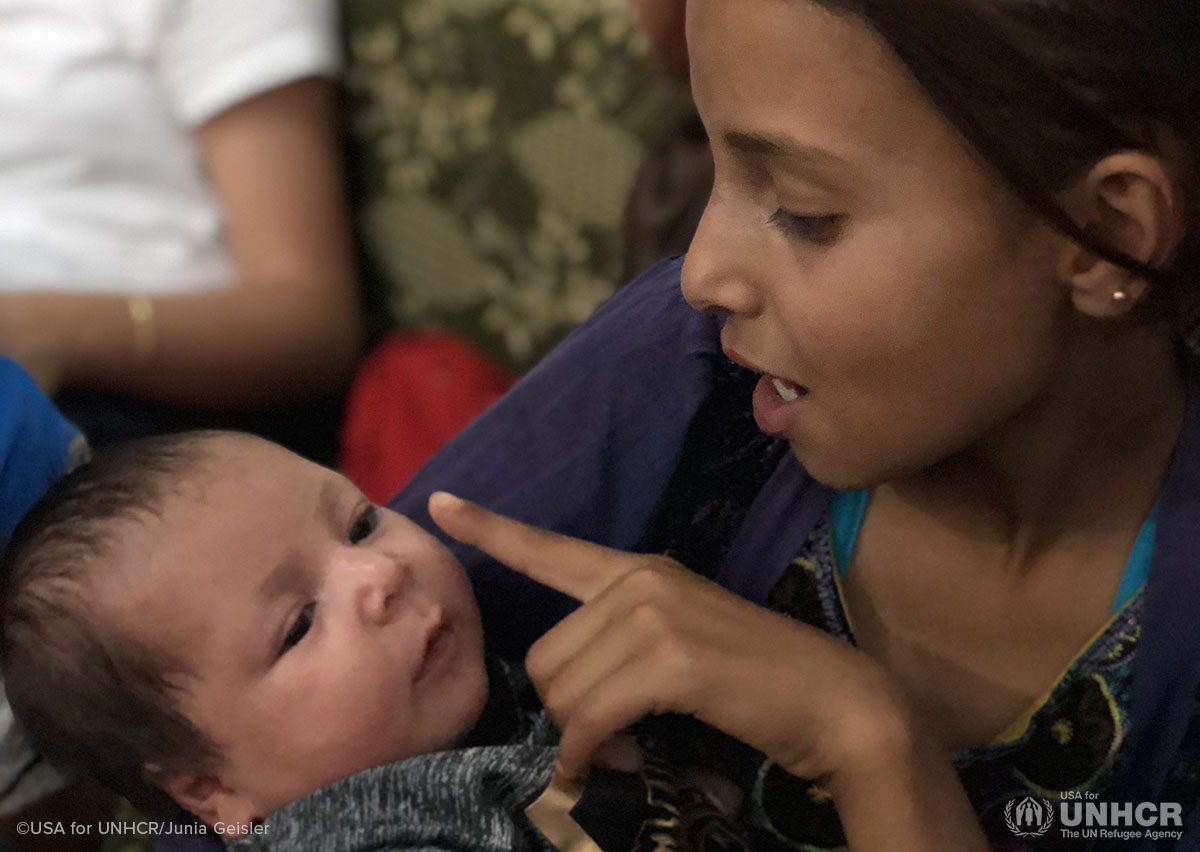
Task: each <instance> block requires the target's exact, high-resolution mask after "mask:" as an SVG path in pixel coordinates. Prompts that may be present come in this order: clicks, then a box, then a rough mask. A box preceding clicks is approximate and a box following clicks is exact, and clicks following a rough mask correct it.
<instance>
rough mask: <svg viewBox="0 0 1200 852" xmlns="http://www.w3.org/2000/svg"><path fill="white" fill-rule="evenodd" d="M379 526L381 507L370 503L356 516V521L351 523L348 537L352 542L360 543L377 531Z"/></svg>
mask: <svg viewBox="0 0 1200 852" xmlns="http://www.w3.org/2000/svg"><path fill="white" fill-rule="evenodd" d="M378 526H379V507H378V506H375V505H369V506H367V507H366V508H365V509H363V510H362V511H361V512H359V513H358V515H356V516H355V518H354V522H353V523H352V524H350V532H349V533H348V534H347V536H346V538H347V539H348V540H349V541H350V543H351V544H358V543H359V542H361V541H363V539H365V538H367V537H368V536H370V535H371V533H373V532H375V528H376V527H378Z"/></svg>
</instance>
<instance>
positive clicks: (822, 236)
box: [767, 208, 842, 245]
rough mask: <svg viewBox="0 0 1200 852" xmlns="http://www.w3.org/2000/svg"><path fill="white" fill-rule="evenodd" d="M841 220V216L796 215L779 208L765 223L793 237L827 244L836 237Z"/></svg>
mask: <svg viewBox="0 0 1200 852" xmlns="http://www.w3.org/2000/svg"><path fill="white" fill-rule="evenodd" d="M841 221H842V217H841V216H797V215H795V214H792V213H788V212H787V211H786V210H784V209H783V208H780V209H779V210H776V211H775V212H774V213H772V214H771V218H770V219H768V220H767V223H768V224H770V225H772V226H774V227H776V228H778V229H779V230H781V231H783V232H784V233H785V234H787V235H788V236H789V237H792V238H794V239H799V240H806V241H808V242H810V243H817V244H818V245H827V244H829V243H831V242H833V240H834V239H835V238H836V237H837V232H838V226H839V225H840V224H841Z"/></svg>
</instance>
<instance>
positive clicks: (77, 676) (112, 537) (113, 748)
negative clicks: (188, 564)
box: [0, 433, 220, 815]
mask: <svg viewBox="0 0 1200 852" xmlns="http://www.w3.org/2000/svg"><path fill="white" fill-rule="evenodd" d="M214 434H217V433H183V434H179V435H168V436H163V437H154V438H145V439H141V440H137V441H131V442H129V443H125V444H120V445H115V446H113V447H110V448H106V449H104V450H100V451H98V452H97V453H96V455H95V457H94V458H93V459H92V460H91V461H89V462H87V463H86V464H84V465H83V466H81V467H79V468H78V469H76V470H75V471H73V472H72V473H70V474H69V475H67V476H66V477H64V478H63V479H61V480H59V481H58V482H57V483H56V484H55V485H53V486H52V487H51V488H50V490H49V491H48V492H47V493H46V495H45V496H44V497H43V498H42V499H41V500H40V501H39V502H38V503H37V504H35V505H34V507H33V509H31V510H30V512H29V514H28V515H27V516H26V517H25V518H24V520H22V521H21V523H20V524H19V525H18V526H17V529H16V532H14V534H13V538H12V541H11V542H10V544H9V547H8V550H7V551H6V553H5V555H4V560H3V571H2V574H0V577H2V578H3V593H2V594H0V616H2V627H3V635H2V642H0V647H2V655H3V664H4V686H5V690H6V692H7V693H8V699H9V702H10V703H11V705H12V708H13V712H14V714H15V715H16V717H17V719H18V720H19V721H20V722H21V724H22V725H23V727H24V729H25V732H26V734H27V735H28V736H29V739H30V742H31V744H32V745H33V746H34V747H35V748H36V749H37V750H38V751H39V752H40V753H41V754H42V755H44V756H45V757H46V758H48V759H49V760H50V761H51V762H52V763H54V764H56V765H58V766H60V767H61V768H63V769H66V770H69V771H79V772H83V773H85V774H87V775H89V776H91V777H93V778H95V779H97V780H98V781H100V782H101V783H102V784H104V785H105V786H107V787H109V788H110V789H112V790H113V791H115V792H117V793H120V794H121V795H123V796H125V797H126V798H128V799H129V800H130V801H132V802H133V803H134V804H135V805H138V806H139V807H141V808H143V809H145V810H147V811H150V812H152V813H155V814H164V815H173V814H177V813H178V808H177V807H176V806H175V805H174V803H173V802H172V801H171V799H170V798H169V797H168V796H167V795H166V794H165V793H164V792H163V791H162V790H160V789H159V788H158V786H157V784H156V783H155V780H154V778H152V777H151V773H148V772H147V770H146V767H147V766H154V765H157V766H159V767H162V769H163V770H167V771H169V770H173V769H177V768H179V769H190V770H193V771H194V770H196V769H199V768H203V767H206V766H211V765H214V764H215V762H216V761H218V760H219V757H220V753H219V750H218V749H217V747H216V745H215V744H214V743H213V742H212V741H211V740H210V739H209V738H208V737H206V736H205V735H204V734H203V733H202V732H201V731H199V730H197V729H196V727H195V726H194V725H192V723H191V722H190V721H189V720H188V719H187V717H186V716H185V715H184V714H183V713H182V711H181V710H180V709H179V700H178V699H179V696H180V693H181V691H182V690H183V689H185V688H186V686H187V684H188V681H189V678H190V677H191V676H192V673H191V672H190V671H189V669H188V668H187V667H186V666H185V665H184V663H183V661H182V660H181V659H180V658H179V657H178V656H177V655H175V654H172V653H170V652H169V651H168V650H167V649H165V648H163V647H161V645H155V644H153V643H149V642H143V641H140V640H138V639H136V638H134V637H132V636H130V635H128V634H127V633H126V632H125V631H123V630H122V629H121V627H120V625H117V624H110V623H108V619H106V618H103V617H99V616H97V614H96V612H95V609H96V607H95V602H94V600H93V598H94V595H95V592H96V590H97V589H98V588H102V587H103V584H104V583H105V581H106V579H108V578H110V577H111V576H113V575H115V574H119V573H120V571H121V569H122V567H123V566H121V565H120V564H118V560H119V556H120V548H119V546H118V544H119V537H120V534H121V532H122V530H123V529H127V528H128V526H127V525H129V524H138V523H144V522H145V521H146V520H147V519H148V518H152V517H154V516H155V515H156V514H157V513H158V512H159V508H160V506H161V504H162V501H163V499H164V498H165V497H166V496H167V495H169V494H170V493H172V492H173V491H174V489H175V488H176V487H177V486H178V482H179V480H180V478H181V477H182V476H183V475H184V474H186V473H187V472H188V471H189V470H191V469H192V468H193V467H194V466H195V465H196V464H197V463H198V462H199V461H201V460H202V459H203V458H204V457H205V444H206V442H207V441H208V440H209V439H210V438H211V437H212V435H214ZM180 594H187V590H186V589H181V590H180Z"/></svg>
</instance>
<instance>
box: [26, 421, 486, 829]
mask: <svg viewBox="0 0 1200 852" xmlns="http://www.w3.org/2000/svg"><path fill="white" fill-rule="evenodd" d="M6 561H7V568H8V571H9V574H8V576H7V582H6V586H5V593H4V599H3V625H4V637H3V657H4V671H5V678H6V689H7V691H8V694H9V699H10V701H11V703H12V705H13V708H14V710H15V711H16V713H17V715H18V717H19V718H20V719H21V720H22V722H23V723H24V724H25V726H26V728H27V730H28V732H29V735H30V737H31V738H32V739H33V740H34V742H35V743H36V744H37V745H38V746H39V747H41V748H42V749H43V750H44V751H45V752H46V754H47V756H48V757H49V758H51V759H52V760H55V761H56V762H59V763H62V764H64V765H68V766H73V767H77V768H79V769H81V770H83V771H86V772H88V773H90V774H92V775H95V776H96V777H98V778H99V779H100V780H101V781H103V782H105V783H106V784H107V785H108V786H110V787H112V788H113V789H115V790H116V791H118V792H120V793H123V794H125V795H127V796H129V797H130V798H131V799H132V800H134V801H135V802H136V803H138V804H141V805H143V806H146V807H151V808H160V807H162V806H165V805H167V804H169V799H174V801H175V802H177V803H178V804H180V805H182V806H183V807H184V808H186V809H187V810H189V811H191V812H192V813H194V814H196V815H197V816H199V817H200V818H201V819H203V820H205V821H206V822H208V823H210V824H215V823H219V822H220V823H226V824H229V825H246V824H248V823H249V822H250V821H251V820H252V819H255V818H260V817H263V816H265V815H266V814H267V813H269V812H270V811H272V810H274V809H276V808H278V807H280V806H282V805H283V804H286V803H287V802H289V801H291V800H293V799H295V798H298V797H300V796H302V795H304V794H306V793H309V792H311V791H313V790H315V789H317V788H319V787H321V786H323V785H325V784H327V783H329V782H331V781H334V780H336V779H338V778H341V777H343V776H345V775H349V774H351V773H354V772H357V771H359V770H363V769H367V768H369V767H372V766H377V765H379V764H383V763H388V762H391V761H394V760H400V759H403V758H406V757H411V756H413V755H415V754H422V753H425V752H430V751H437V750H439V749H442V748H446V747H448V746H450V745H451V744H453V743H454V741H455V740H457V739H459V738H460V737H461V736H462V735H463V734H464V733H465V732H466V731H467V730H468V729H469V728H470V727H471V726H472V725H473V724H474V723H475V721H476V720H477V718H478V716H479V713H480V711H481V709H482V707H483V703H484V700H485V698H486V693H487V678H486V674H485V669H484V663H483V641H482V633H481V628H480V623H479V615H478V610H477V609H476V606H475V601H474V598H473V597H472V594H471V589H470V586H469V584H468V583H467V581H466V578H465V576H464V574H463V572H462V569H461V567H460V566H459V564H458V563H457V561H456V560H455V559H454V557H453V556H452V555H451V554H450V552H449V551H448V550H446V549H445V548H444V547H443V546H442V545H441V544H440V543H439V542H438V541H437V540H436V539H434V538H433V537H432V536H430V535H429V534H428V533H426V532H424V531H423V530H421V529H420V528H419V527H417V526H416V525H415V524H413V523H412V522H411V521H409V520H408V519H407V518H405V517H403V516H401V515H398V514H396V513H394V512H391V511H388V510H386V509H381V508H379V507H377V506H374V505H373V504H371V503H370V502H369V501H368V500H367V499H366V498H364V497H363V496H362V494H361V493H360V492H359V491H358V489H357V488H355V487H354V486H353V485H351V484H350V483H349V482H348V481H347V480H346V479H344V478H343V477H341V476H340V475H338V474H337V473H334V472H332V471H330V470H327V469H325V468H322V467H320V466H318V465H315V464H312V463H310V462H308V461H305V460H304V459H301V458H300V457H298V456H296V455H294V454H292V453H290V452H288V451H287V450H284V449H283V448H281V447H279V446H276V445H274V444H270V443H268V442H266V441H262V440H259V439H257V438H251V437H248V436H245V435H238V434H232V433H219V432H207V433H188V434H184V435H176V436H168V437H162V438H152V439H146V440H143V441H136V442H131V443H129V444H127V445H123V446H121V447H118V448H115V449H114V450H112V451H109V452H107V453H101V454H97V457H96V458H95V459H94V460H93V461H92V462H90V463H89V464H87V465H85V466H84V467H83V468H81V469H79V470H77V471H75V472H74V473H72V474H71V475H70V476H68V477H67V478H66V479H64V480H63V481H62V482H60V483H59V484H57V485H56V486H55V487H54V488H53V489H51V492H50V493H49V494H48V495H47V496H46V497H45V498H44V499H43V501H42V502H41V503H39V505H38V506H37V507H35V508H34V510H33V511H32V512H31V513H30V515H29V517H28V518H26V520H25V521H24V522H23V523H22V525H21V527H20V528H19V529H18V531H17V533H16V535H15V536H14V538H13V543H12V546H11V548H10V551H9V553H8V555H7V560H6Z"/></svg>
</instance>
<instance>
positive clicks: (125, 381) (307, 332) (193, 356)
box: [0, 78, 361, 408]
mask: <svg viewBox="0 0 1200 852" xmlns="http://www.w3.org/2000/svg"><path fill="white" fill-rule="evenodd" d="M337 126H338V122H337V109H336V92H335V89H334V87H333V85H332V84H331V83H329V82H327V81H324V80H319V79H315V78H312V79H306V80H302V81H299V82H296V83H292V84H289V85H287V86H283V87H281V88H278V89H275V90H273V91H270V92H267V93H265V94H263V95H259V96H257V97H255V98H252V99H250V100H248V101H245V102H243V103H240V104H238V105H237V106H235V107H233V108H231V109H228V110H226V111H225V112H223V113H221V114H219V115H217V116H216V117H214V118H213V119H211V120H209V121H208V122H207V123H205V124H204V125H202V126H201V127H200V128H199V130H198V131H197V135H198V138H199V141H200V146H201V150H202V153H203V157H204V164H205V166H206V168H207V171H208V175H209V178H210V179H211V181H212V183H213V186H214V188H215V190H216V194H217V197H218V201H219V203H220V205H221V207H222V210H223V214H224V217H225V227H226V237H227V239H228V241H229V245H230V249H231V252H232V254H233V258H234V261H235V265H236V268H237V270H238V281H237V282H236V283H235V284H234V285H233V286H232V287H229V288H226V289H223V290H219V291H216V292H210V293H204V294H198V295H185V296H167V297H161V298H156V299H154V301H153V305H154V320H153V322H154V332H153V338H154V339H155V341H156V344H155V347H154V351H153V353H152V354H149V355H147V354H146V353H145V352H139V351H138V346H137V339H138V338H137V336H136V329H135V323H134V320H133V318H132V316H131V314H130V310H129V303H128V301H127V300H126V299H125V298H121V297H112V296H91V295H81V294H50V293H35V294H17V295H7V296H3V297H0V349H2V350H4V351H6V352H7V353H9V354H11V355H12V356H13V357H14V358H16V359H17V360H19V361H21V362H22V363H23V364H24V365H25V366H26V368H27V369H29V371H30V372H31V373H32V374H33V375H34V377H35V378H36V379H37V380H38V382H39V384H41V385H42V386H43V387H44V388H46V389H48V390H50V391H53V390H56V389H57V388H58V387H60V386H79V387H87V388H91V389H95V390H106V391H114V392H123V393H132V394H136V395H141V396H146V397H150V398H153V399H157V400H160V401H163V402H168V403H174V404H180V405H192V406H202V407H209V408H239V407H245V406H250V405H255V404H260V403H268V402H283V401H289V400H296V399H301V398H304V397H308V396H314V395H317V394H319V393H322V392H325V391H329V390H331V389H333V388H335V387H336V386H337V385H338V384H339V383H340V382H341V381H342V380H343V379H344V378H345V377H346V376H347V375H348V374H349V372H350V370H351V369H352V367H353V365H354V363H355V360H356V358H357V356H358V353H359V347H360V341H361V330H360V320H359V313H358V292H357V283H356V279H355V272H354V261H353V252H352V247H351V239H350V235H349V223H348V213H347V209H346V203H345V200H344V197H343V185H342V177H341V168H340V162H341V161H340V154H339V151H338V144H337ZM143 340H144V331H143Z"/></svg>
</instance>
